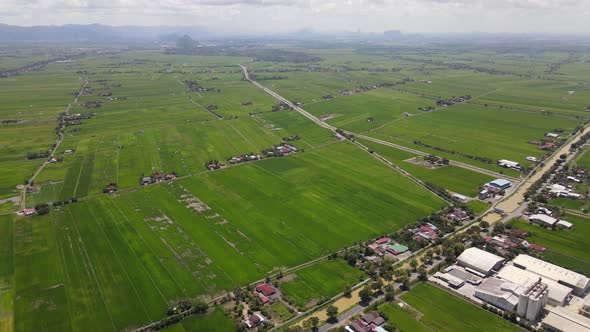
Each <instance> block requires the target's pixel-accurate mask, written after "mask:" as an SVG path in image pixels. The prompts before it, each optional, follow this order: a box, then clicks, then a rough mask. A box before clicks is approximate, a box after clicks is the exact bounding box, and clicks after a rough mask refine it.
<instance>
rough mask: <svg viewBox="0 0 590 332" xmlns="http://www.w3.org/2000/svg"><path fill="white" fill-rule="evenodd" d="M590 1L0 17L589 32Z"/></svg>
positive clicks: (18, 1)
mask: <svg viewBox="0 0 590 332" xmlns="http://www.w3.org/2000/svg"><path fill="white" fill-rule="evenodd" d="M589 17H590V0H342V1H334V0H0V22H1V23H6V24H15V25H24V26H30V25H49V24H52V25H62V24H88V23H101V24H109V25H198V26H208V27H212V28H215V29H218V30H220V31H224V32H230V31H231V32H261V33H273V32H288V31H295V30H299V29H303V28H308V29H313V30H317V31H342V30H348V31H356V30H357V29H359V30H361V31H364V32H369V31H375V32H381V31H383V30H389V29H400V30H403V31H406V32H574V33H584V34H586V33H590V19H589Z"/></svg>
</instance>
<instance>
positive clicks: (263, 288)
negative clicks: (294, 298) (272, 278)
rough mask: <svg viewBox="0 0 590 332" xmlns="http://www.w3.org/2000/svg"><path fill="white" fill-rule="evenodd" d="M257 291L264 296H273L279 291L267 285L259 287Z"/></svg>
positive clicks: (263, 284)
mask: <svg viewBox="0 0 590 332" xmlns="http://www.w3.org/2000/svg"><path fill="white" fill-rule="evenodd" d="M256 291H257V292H258V293H261V294H262V295H264V296H271V295H273V294H275V293H276V292H277V290H276V289H275V288H274V287H273V286H271V285H269V284H267V283H262V284H259V285H257V286H256Z"/></svg>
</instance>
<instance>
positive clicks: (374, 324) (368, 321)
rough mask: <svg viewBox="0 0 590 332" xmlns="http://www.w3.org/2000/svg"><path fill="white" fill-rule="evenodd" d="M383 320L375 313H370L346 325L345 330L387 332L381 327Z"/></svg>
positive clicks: (353, 331)
mask: <svg viewBox="0 0 590 332" xmlns="http://www.w3.org/2000/svg"><path fill="white" fill-rule="evenodd" d="M383 324H385V319H384V318H383V317H381V316H380V315H379V314H378V313H376V312H375V311H370V312H368V313H366V314H365V315H363V316H361V317H360V318H358V319H357V320H355V321H352V322H351V323H350V324H348V325H347V326H346V327H345V329H346V331H348V332H387V330H386V329H384V328H383V327H382V325H383Z"/></svg>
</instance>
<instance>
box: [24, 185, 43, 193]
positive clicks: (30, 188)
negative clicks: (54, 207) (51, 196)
mask: <svg viewBox="0 0 590 332" xmlns="http://www.w3.org/2000/svg"><path fill="white" fill-rule="evenodd" d="M25 190H26V192H28V193H36V192H38V191H39V190H41V187H39V186H36V185H33V184H32V185H29V186H27V188H26V189H25Z"/></svg>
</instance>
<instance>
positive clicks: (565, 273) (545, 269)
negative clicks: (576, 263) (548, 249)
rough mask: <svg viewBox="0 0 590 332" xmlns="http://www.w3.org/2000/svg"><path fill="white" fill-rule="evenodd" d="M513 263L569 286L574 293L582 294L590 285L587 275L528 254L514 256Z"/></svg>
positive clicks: (544, 277)
mask: <svg viewBox="0 0 590 332" xmlns="http://www.w3.org/2000/svg"><path fill="white" fill-rule="evenodd" d="M513 264H514V266H516V267H518V268H520V269H523V270H527V271H529V272H532V273H534V274H536V275H538V276H540V277H542V278H543V279H549V280H553V281H555V282H557V283H559V284H562V285H564V286H567V287H570V288H571V289H572V290H573V293H574V294H576V295H580V296H582V295H584V293H585V292H586V291H587V290H588V288H589V287H590V279H588V278H587V277H585V276H583V275H581V274H579V273H576V272H573V271H570V270H568V269H564V268H562V267H560V266H557V265H554V264H551V263H548V262H545V261H542V260H540V259H538V258H535V257H531V256H529V255H518V256H516V258H515V259H514V261H513Z"/></svg>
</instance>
